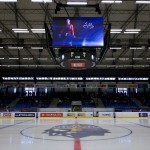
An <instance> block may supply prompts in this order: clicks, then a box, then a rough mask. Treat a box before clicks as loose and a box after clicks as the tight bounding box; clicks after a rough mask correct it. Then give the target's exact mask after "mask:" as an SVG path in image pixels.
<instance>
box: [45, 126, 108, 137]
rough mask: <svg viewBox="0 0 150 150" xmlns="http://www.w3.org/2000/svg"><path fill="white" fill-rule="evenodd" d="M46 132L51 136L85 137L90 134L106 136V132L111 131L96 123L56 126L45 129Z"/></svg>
mask: <svg viewBox="0 0 150 150" xmlns="http://www.w3.org/2000/svg"><path fill="white" fill-rule="evenodd" d="M44 133H46V134H49V136H64V137H70V138H83V137H89V136H104V135H105V133H111V132H110V131H109V130H106V129H103V128H101V127H99V126H95V125H87V124H70V125H58V126H54V127H52V128H51V129H47V130H45V131H44Z"/></svg>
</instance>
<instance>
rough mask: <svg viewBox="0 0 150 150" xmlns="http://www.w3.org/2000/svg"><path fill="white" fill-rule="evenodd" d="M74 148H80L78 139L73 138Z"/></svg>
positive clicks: (79, 149) (77, 149) (78, 149)
mask: <svg viewBox="0 0 150 150" xmlns="http://www.w3.org/2000/svg"><path fill="white" fill-rule="evenodd" d="M74 150H81V143H80V139H74Z"/></svg>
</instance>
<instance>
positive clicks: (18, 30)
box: [12, 29, 29, 33]
mask: <svg viewBox="0 0 150 150" xmlns="http://www.w3.org/2000/svg"><path fill="white" fill-rule="evenodd" d="M12 30H13V31H14V32H15V33H29V31H28V29H12Z"/></svg>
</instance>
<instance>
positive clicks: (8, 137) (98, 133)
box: [0, 118, 150, 150]
mask: <svg viewBox="0 0 150 150" xmlns="http://www.w3.org/2000/svg"><path fill="white" fill-rule="evenodd" d="M149 142H150V120H149V119H148V118H140V119H125V118H124V119H113V118H112V119H105V118H88V119H87V118H77V119H76V118H72V119H68V118H67V119H66V118H63V119H24V120H22V119H1V120H0V150H31V149H32V150H141V149H143V150H149V149H150V148H149Z"/></svg>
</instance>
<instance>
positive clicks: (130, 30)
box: [125, 29, 141, 32]
mask: <svg viewBox="0 0 150 150" xmlns="http://www.w3.org/2000/svg"><path fill="white" fill-rule="evenodd" d="M125 31H126V32H140V31H141V29H126V30H125Z"/></svg>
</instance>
